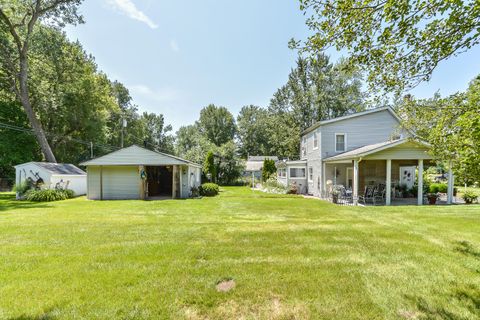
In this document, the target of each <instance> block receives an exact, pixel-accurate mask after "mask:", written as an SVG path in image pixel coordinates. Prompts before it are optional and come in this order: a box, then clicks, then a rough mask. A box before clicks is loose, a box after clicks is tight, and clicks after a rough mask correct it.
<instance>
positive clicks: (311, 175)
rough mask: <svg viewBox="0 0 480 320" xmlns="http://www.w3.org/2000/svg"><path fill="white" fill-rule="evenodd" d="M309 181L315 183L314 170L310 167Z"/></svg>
mask: <svg viewBox="0 0 480 320" xmlns="http://www.w3.org/2000/svg"><path fill="white" fill-rule="evenodd" d="M308 181H310V182H312V181H313V168H312V167H308Z"/></svg>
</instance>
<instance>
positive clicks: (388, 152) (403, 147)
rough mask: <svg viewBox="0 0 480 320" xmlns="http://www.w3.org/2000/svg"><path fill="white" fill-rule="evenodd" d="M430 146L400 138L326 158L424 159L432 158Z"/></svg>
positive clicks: (341, 159)
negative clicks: (429, 151)
mask: <svg viewBox="0 0 480 320" xmlns="http://www.w3.org/2000/svg"><path fill="white" fill-rule="evenodd" d="M428 150H429V146H428V145H427V144H425V143H423V142H420V141H416V140H411V139H399V140H391V141H385V142H380V143H376V144H371V145H367V146H363V147H360V148H357V149H354V150H351V151H347V152H344V153H342V154H339V155H336V156H333V157H330V158H326V159H325V160H324V161H325V162H326V163H342V162H345V161H352V160H354V159H359V158H362V159H364V160H386V159H398V160H409V159H412V160H413V159H424V160H430V159H432V156H430V155H429V154H428Z"/></svg>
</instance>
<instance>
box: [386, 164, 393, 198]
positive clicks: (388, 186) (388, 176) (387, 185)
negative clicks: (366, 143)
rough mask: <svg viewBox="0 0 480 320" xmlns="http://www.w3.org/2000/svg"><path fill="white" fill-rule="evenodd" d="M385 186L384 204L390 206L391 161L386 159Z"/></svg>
mask: <svg viewBox="0 0 480 320" xmlns="http://www.w3.org/2000/svg"><path fill="white" fill-rule="evenodd" d="M385 184H386V186H385V204H386V205H387V206H389V205H391V204H392V160H391V159H387V181H386V183H385Z"/></svg>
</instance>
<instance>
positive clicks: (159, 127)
mask: <svg viewBox="0 0 480 320" xmlns="http://www.w3.org/2000/svg"><path fill="white" fill-rule="evenodd" d="M138 122H139V126H140V132H139V133H138V134H137V137H141V138H142V139H143V142H144V144H146V147H147V148H151V149H153V150H157V151H162V152H167V153H173V152H174V147H173V140H174V138H173V136H171V135H170V134H169V132H170V131H172V126H171V125H166V124H165V119H164V117H163V114H158V115H157V114H155V113H148V112H144V113H142V115H141V116H140V118H139V119H138Z"/></svg>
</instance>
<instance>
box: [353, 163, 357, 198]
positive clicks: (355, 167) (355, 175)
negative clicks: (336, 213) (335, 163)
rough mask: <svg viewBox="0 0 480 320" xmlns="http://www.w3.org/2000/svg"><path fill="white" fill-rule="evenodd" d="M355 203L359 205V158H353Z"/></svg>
mask: <svg viewBox="0 0 480 320" xmlns="http://www.w3.org/2000/svg"><path fill="white" fill-rule="evenodd" d="M353 204H354V205H358V160H357V159H355V160H353Z"/></svg>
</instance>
